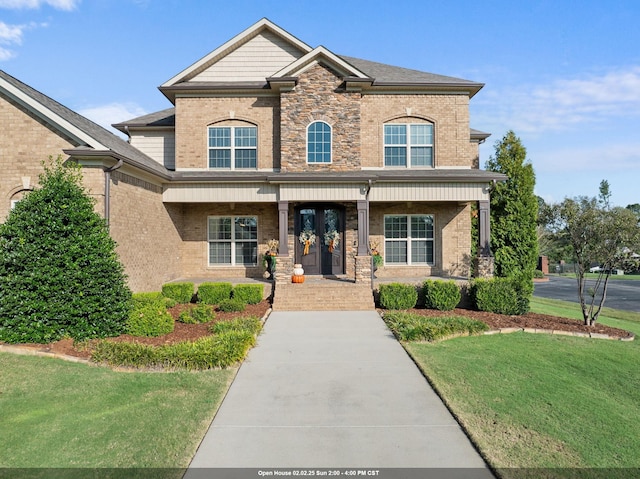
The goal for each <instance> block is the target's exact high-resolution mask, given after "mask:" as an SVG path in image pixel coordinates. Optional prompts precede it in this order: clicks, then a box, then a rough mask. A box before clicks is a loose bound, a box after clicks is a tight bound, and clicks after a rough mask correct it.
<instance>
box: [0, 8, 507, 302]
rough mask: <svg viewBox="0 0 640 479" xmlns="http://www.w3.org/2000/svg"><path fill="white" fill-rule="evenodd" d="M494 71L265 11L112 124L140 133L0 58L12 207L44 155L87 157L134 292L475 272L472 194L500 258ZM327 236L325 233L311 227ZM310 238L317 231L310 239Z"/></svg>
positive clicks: (0, 115)
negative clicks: (269, 266)
mask: <svg viewBox="0 0 640 479" xmlns="http://www.w3.org/2000/svg"><path fill="white" fill-rule="evenodd" d="M482 86H483V85H482V84H480V83H475V82H472V81H467V80H461V79H457V78H452V77H446V76H440V75H434V74H431V73H424V72H419V71H415V70H408V69H405V68H399V67H394V66H389V65H384V64H380V63H374V62H371V61H366V60H360V59H357V58H351V57H345V56H341V55H337V54H335V53H333V52H331V51H329V50H327V49H326V48H324V47H322V46H320V47H317V48H312V47H310V46H308V45H306V44H305V43H303V42H302V41H300V40H299V39H297V38H295V37H294V36H292V35H291V34H290V33H288V32H286V31H285V30H283V29H281V28H280V27H278V26H277V25H275V24H273V23H272V22H270V21H269V20H267V19H262V20H260V21H259V22H257V23H256V24H254V25H253V26H251V27H250V28H248V29H247V30H245V31H244V32H242V33H240V34H239V35H237V36H236V37H234V38H232V39H231V40H229V41H228V42H227V43H225V44H224V45H222V46H220V47H218V48H217V49H216V50H214V51H213V52H211V53H210V54H209V55H207V56H205V57H204V58H202V59H201V60H199V61H197V62H196V63H194V64H193V65H191V66H190V67H188V68H187V69H185V70H184V71H182V72H180V73H178V74H177V75H175V76H174V77H173V78H171V79H170V80H169V81H167V82H166V83H164V84H163V85H162V86H160V90H161V91H162V93H163V94H164V95H165V96H166V97H167V98H168V99H169V101H170V102H171V103H172V104H173V105H174V107H173V108H170V109H167V110H163V111H160V112H157V113H152V114H150V115H145V116H143V117H140V118H136V119H133V120H129V121H125V122H122V123H118V124H116V125H114V126H115V127H116V128H118V129H119V130H120V131H122V132H124V133H126V134H127V135H128V136H129V142H126V141H124V140H122V139H120V138H118V137H117V136H115V135H113V134H111V133H109V132H108V131H106V130H104V129H103V128H101V127H99V126H98V125H96V124H95V123H92V122H91V121H89V120H87V119H86V118H83V117H82V116H80V115H78V114H76V113H74V112H72V111H70V110H68V109H67V108H65V107H63V106H62V105H60V104H58V103H57V102H55V101H54V100H52V99H50V98H48V97H46V96H45V95H42V94H41V93H39V92H37V91H35V90H33V89H32V88H30V87H28V86H27V85H24V84H23V83H21V82H19V81H18V80H16V79H14V78H12V77H10V76H9V75H7V74H5V73H3V72H0V99H2V101H0V123H1V125H2V131H3V134H2V139H1V140H0V148H1V150H0V163H1V165H0V166H1V167H2V170H3V176H2V180H1V182H0V200H2V204H0V220H2V218H4V217H5V216H6V214H7V212H8V210H9V208H10V205H11V201H15V200H18V199H19V198H20V195H22V194H23V193H24V191H26V190H28V189H30V188H32V187H33V185H34V184H35V182H36V181H37V174H38V172H39V171H40V162H41V160H42V159H44V158H46V157H47V156H48V155H57V154H59V153H64V155H65V156H66V157H69V158H71V159H73V160H76V161H78V162H79V163H80V164H81V165H83V166H84V167H85V182H86V184H87V186H88V188H89V189H90V190H91V192H92V194H94V195H95V196H96V198H97V199H98V205H97V208H98V211H100V212H104V215H105V217H106V218H107V220H108V221H109V224H110V230H111V234H112V236H113V237H114V239H115V240H116V241H117V242H118V244H119V247H118V252H119V254H120V256H121V258H122V261H123V263H124V265H125V268H126V271H127V274H128V275H129V280H130V284H131V287H132V289H134V290H135V291H144V290H158V289H159V287H160V285H161V284H162V283H163V282H166V281H170V280H172V279H177V278H210V279H215V278H234V277H235V278H240V277H262V274H263V266H262V261H261V257H262V255H263V254H264V253H265V252H266V251H267V243H268V241H269V240H271V239H277V240H279V244H280V245H279V251H278V253H279V255H278V268H277V276H276V281H277V282H286V281H289V282H290V281H291V280H290V276H291V273H292V270H293V264H294V263H301V264H302V265H303V267H304V270H305V273H306V275H324V276H340V277H346V278H349V279H353V280H354V281H355V282H363V283H367V282H369V281H370V278H371V274H370V273H371V270H370V268H371V256H370V254H371V251H370V244H377V245H379V248H378V249H379V250H380V252H381V254H382V255H383V257H384V264H385V266H384V270H383V271H380V272H378V274H379V275H381V276H385V275H386V276H389V277H396V276H398V277H402V276H412V277H426V276H431V275H444V276H462V277H466V276H467V275H468V274H469V270H470V266H471V263H472V258H471V257H470V254H471V206H472V205H473V204H475V205H477V206H478V211H479V221H480V242H481V245H480V248H479V250H480V251H481V254H482V256H483V259H482V261H481V263H482V264H484V265H485V266H486V267H487V268H489V269H490V267H491V261H490V258H488V257H489V210H488V208H489V206H488V205H489V194H490V189H491V185H492V183H493V182H495V181H501V180H504V179H505V176H504V175H501V174H497V173H493V172H487V171H483V170H480V169H479V158H478V145H479V144H480V143H481V142H483V141H484V140H485V139H486V138H487V137H488V136H489V135H488V134H487V133H482V132H480V131H477V130H473V129H471V128H470V126H469V100H470V99H471V98H472V97H473V96H474V95H475V94H476V93H477V92H478V91H479V90H480V89H481V88H482ZM314 238H315V242H314V241H313V239H314ZM305 239H306V240H307V241H308V242H307V241H305Z"/></svg>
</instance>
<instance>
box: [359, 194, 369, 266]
mask: <svg viewBox="0 0 640 479" xmlns="http://www.w3.org/2000/svg"><path fill="white" fill-rule="evenodd" d="M357 208H358V256H368V255H369V202H368V201H367V200H358V201H357Z"/></svg>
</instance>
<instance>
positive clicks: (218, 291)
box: [198, 283, 233, 304]
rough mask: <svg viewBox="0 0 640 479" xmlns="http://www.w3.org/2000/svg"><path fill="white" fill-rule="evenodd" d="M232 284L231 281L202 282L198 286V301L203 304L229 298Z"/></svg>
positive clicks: (216, 302)
mask: <svg viewBox="0 0 640 479" xmlns="http://www.w3.org/2000/svg"><path fill="white" fill-rule="evenodd" d="M232 291H233V285H232V284H231V283H202V284H201V285H200V286H198V302H200V303H205V304H220V302H221V301H223V300H225V299H229V298H231V292H232Z"/></svg>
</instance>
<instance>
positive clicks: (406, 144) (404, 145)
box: [384, 123, 433, 168]
mask: <svg viewBox="0 0 640 479" xmlns="http://www.w3.org/2000/svg"><path fill="white" fill-rule="evenodd" d="M384 166H391V167H393V166H396V167H404V168H412V167H413V168H420V167H432V166H433V123H387V124H385V125H384Z"/></svg>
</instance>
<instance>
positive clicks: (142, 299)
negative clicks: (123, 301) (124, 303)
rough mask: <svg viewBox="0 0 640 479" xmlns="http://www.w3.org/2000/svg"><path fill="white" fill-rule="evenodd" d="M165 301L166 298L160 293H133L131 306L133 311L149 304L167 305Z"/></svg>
mask: <svg viewBox="0 0 640 479" xmlns="http://www.w3.org/2000/svg"><path fill="white" fill-rule="evenodd" d="M164 301H165V298H164V296H162V293H161V292H159V291H154V292H151V293H133V294H132V295H131V305H132V308H133V309H137V308H141V307H143V306H147V305H149V304H157V303H162V304H165V302H164Z"/></svg>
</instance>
